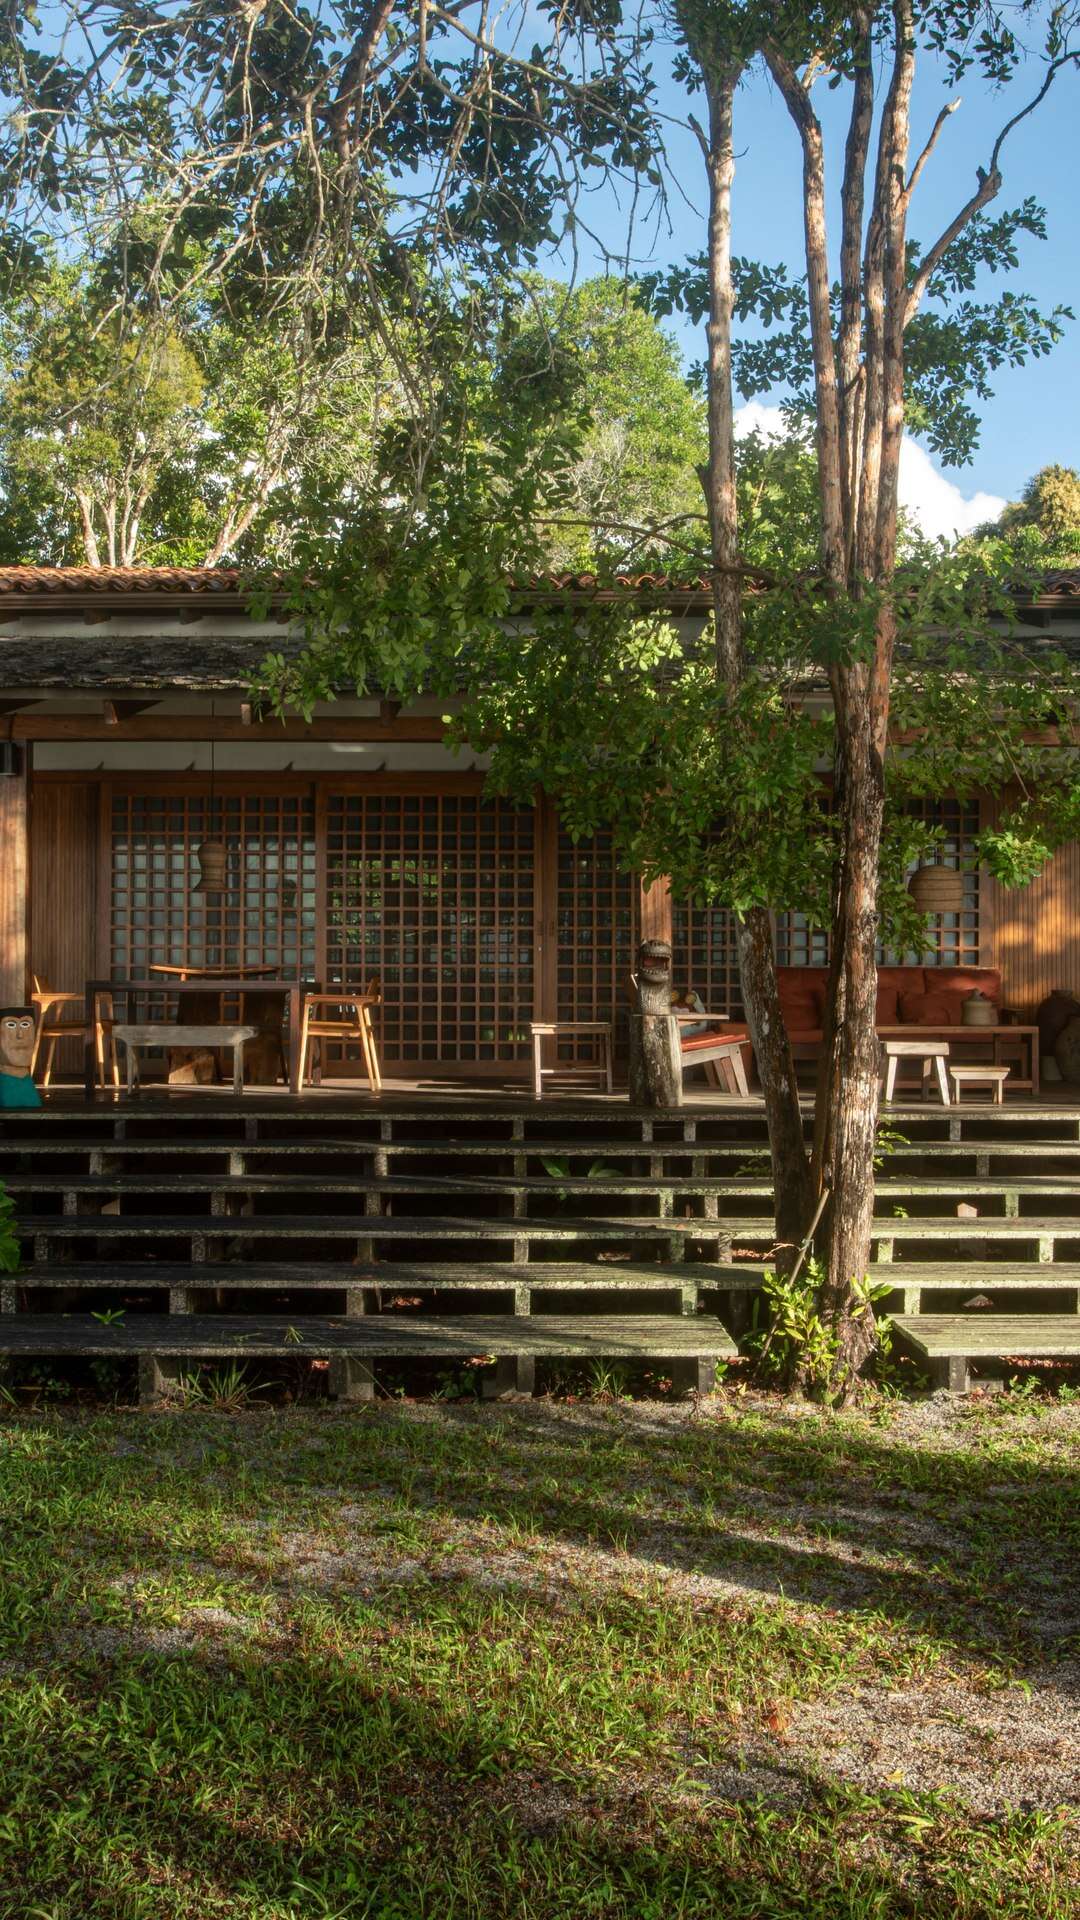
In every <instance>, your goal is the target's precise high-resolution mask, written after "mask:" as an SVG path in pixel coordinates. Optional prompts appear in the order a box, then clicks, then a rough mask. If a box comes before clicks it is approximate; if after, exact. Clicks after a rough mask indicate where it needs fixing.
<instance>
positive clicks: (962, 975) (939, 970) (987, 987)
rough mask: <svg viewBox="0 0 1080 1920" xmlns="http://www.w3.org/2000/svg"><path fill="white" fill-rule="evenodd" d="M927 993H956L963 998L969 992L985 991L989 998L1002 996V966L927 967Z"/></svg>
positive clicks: (995, 998)
mask: <svg viewBox="0 0 1080 1920" xmlns="http://www.w3.org/2000/svg"><path fill="white" fill-rule="evenodd" d="M925 984H926V991H927V993H955V994H959V996H960V997H961V999H964V998H966V996H967V995H968V994H969V993H975V992H979V993H984V994H985V995H986V998H987V999H988V1000H1000V998H1001V969H1000V967H927V968H926V980H925Z"/></svg>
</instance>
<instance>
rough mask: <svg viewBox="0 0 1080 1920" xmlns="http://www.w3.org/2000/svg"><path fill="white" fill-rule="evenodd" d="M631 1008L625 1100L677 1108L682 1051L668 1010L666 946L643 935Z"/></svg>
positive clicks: (680, 1097)
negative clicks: (628, 1068) (627, 1079)
mask: <svg viewBox="0 0 1080 1920" xmlns="http://www.w3.org/2000/svg"><path fill="white" fill-rule="evenodd" d="M637 1000H638V1004H637V1008H636V1010H635V1011H634V1013H633V1014H632V1015H631V1019H630V1102H631V1105H632V1106H635V1107H681V1106H682V1101H683V1090H682V1053H681V1050H680V1047H679V1034H678V1028H677V1026H676V1023H675V1020H674V1019H673V1018H672V1013H671V948H670V946H669V945H668V942H667V941H666V940H643V941H642V942H641V945H640V946H639V948H638V955H637Z"/></svg>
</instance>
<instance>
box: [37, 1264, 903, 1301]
mask: <svg viewBox="0 0 1080 1920" xmlns="http://www.w3.org/2000/svg"><path fill="white" fill-rule="evenodd" d="M763 1271H764V1270H763V1269H762V1268H760V1267H756V1266H748V1263H747V1262H746V1261H742V1262H740V1263H739V1264H738V1265H723V1266H722V1265H720V1264H715V1265H714V1264H713V1263H711V1262H705V1261H693V1260H687V1261H679V1262H676V1263H674V1264H672V1265H670V1266H660V1265H658V1264H656V1263H651V1264H648V1265H647V1264H645V1263H644V1262H641V1261H632V1260H625V1261H623V1260H619V1261H608V1262H600V1261H562V1260H550V1261H532V1262H520V1263H518V1262H514V1261H511V1260H499V1261H496V1260H488V1261H476V1260H470V1259H463V1260H461V1261H438V1260H432V1261H419V1260H378V1261H373V1262H365V1263H364V1264H362V1265H358V1264H357V1263H355V1262H348V1263H346V1262H342V1261H329V1260H328V1261H325V1262H323V1263H321V1264H320V1262H318V1261H295V1260H281V1261H277V1260H274V1261H265V1260H250V1261H246V1260H207V1261H186V1262H185V1261H176V1260H160V1261H158V1260H128V1261H116V1260H79V1261H71V1262H64V1261H57V1262H52V1263H47V1262H41V1263H40V1264H38V1265H35V1266H30V1267H26V1268H24V1269H23V1271H22V1272H21V1273H19V1274H12V1275H9V1276H8V1277H7V1281H6V1285H7V1286H8V1287H9V1288H10V1287H15V1286H22V1287H58V1288H77V1289H85V1290H86V1291H93V1290H94V1289H96V1288H102V1289H112V1288H128V1289H130V1290H132V1291H135V1290H142V1289H144V1288H152V1287H168V1288H181V1289H197V1290H200V1291H201V1290H204V1289H207V1288H216V1287H229V1288H233V1289H237V1288H239V1289H244V1288H252V1289H260V1290H261V1289H264V1288H276V1289H277V1290H278V1291H280V1292H287V1291H289V1290H291V1289H297V1290H304V1289H307V1290H309V1291H322V1290H324V1289H326V1290H333V1289H334V1288H339V1287H346V1288H350V1287H368V1288H370V1287H377V1288H379V1289H380V1290H381V1291H382V1292H384V1293H385V1292H391V1291H392V1292H398V1291H409V1290H413V1291H416V1290H419V1291H425V1290H430V1291H437V1290H441V1289H443V1288H458V1289H468V1290H470V1291H472V1290H475V1291H485V1292H490V1291H493V1290H494V1291H500V1290H501V1291H507V1290H509V1291H513V1290H515V1289H517V1288H519V1287H524V1288H525V1289H526V1291H527V1292H531V1293H543V1292H559V1291H568V1292H569V1291H575V1290H578V1289H580V1290H583V1291H586V1290H587V1291H591V1290H598V1291H599V1290H625V1291H638V1290H649V1291H655V1292H658V1293H671V1292H673V1291H674V1292H677V1291H678V1290H679V1289H680V1288H687V1287H689V1288H697V1287H719V1288H722V1289H725V1290H731V1289H735V1288H739V1289H742V1288H748V1289H753V1288H755V1287H758V1286H760V1285H761V1280H762V1275H763ZM890 1271H891V1270H890Z"/></svg>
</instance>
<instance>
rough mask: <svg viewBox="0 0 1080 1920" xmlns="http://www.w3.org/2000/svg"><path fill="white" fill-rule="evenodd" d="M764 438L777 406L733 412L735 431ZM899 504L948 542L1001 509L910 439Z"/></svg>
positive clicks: (778, 427) (775, 427) (903, 456)
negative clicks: (959, 483) (959, 482)
mask: <svg viewBox="0 0 1080 1920" xmlns="http://www.w3.org/2000/svg"><path fill="white" fill-rule="evenodd" d="M755 428H756V429H757V431H758V432H759V433H762V434H765V435H766V436H767V437H770V436H772V435H779V434H782V433H783V431H784V416H783V414H782V412H781V410H780V408H779V407H769V406H766V405H764V403H763V402H762V401H760V400H751V401H749V402H748V403H747V405H746V406H745V407H739V408H737V410H736V413H735V431H736V433H738V434H743V433H752V432H753V431H754V429H755ZM900 504H901V506H902V507H906V508H907V510H908V512H909V513H910V514H911V517H912V519H914V520H917V521H918V523H919V525H920V527H921V528H922V530H923V532H924V533H925V534H926V535H927V536H928V537H929V538H930V539H931V540H936V539H939V538H941V537H942V536H944V537H945V539H952V538H954V537H955V536H956V535H957V534H961V533H968V532H970V530H971V528H972V527H977V526H981V524H982V522H983V521H984V520H996V519H997V517H998V514H999V513H1000V512H1001V510H1002V508H1003V507H1004V506H1005V504H1006V503H1005V501H1004V500H1002V499H999V497H998V495H997V494H996V493H972V494H965V493H964V492H963V490H962V488H960V487H958V486H957V485H956V483H955V481H953V480H947V479H946V477H945V475H944V474H943V473H939V471H938V469H937V467H935V465H934V463H933V461H932V460H931V458H930V455H929V454H928V453H927V452H926V450H925V449H924V448H923V447H920V446H919V445H918V443H917V442H916V441H914V440H911V439H905V441H904V444H903V447H902V448H901V450H900Z"/></svg>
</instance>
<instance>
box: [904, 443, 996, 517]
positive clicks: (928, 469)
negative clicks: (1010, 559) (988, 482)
mask: <svg viewBox="0 0 1080 1920" xmlns="http://www.w3.org/2000/svg"><path fill="white" fill-rule="evenodd" d="M900 505H901V506H902V507H906V508H907V510H908V512H909V513H910V514H911V516H912V518H913V519H914V520H917V521H918V522H919V525H920V526H921V528H922V530H923V532H924V533H925V534H928V535H929V537H930V538H931V539H932V540H936V539H939V538H940V537H941V536H942V535H944V537H945V539H946V540H950V539H952V538H953V536H954V535H956V534H959V533H970V532H971V529H972V527H978V526H981V525H982V522H983V521H984V520H996V519H997V517H998V514H999V513H1000V512H1001V510H1002V508H1003V507H1004V506H1005V505H1006V502H1005V501H1004V500H1002V499H1000V498H999V496H998V495H997V494H996V493H970V494H965V493H964V492H963V491H962V489H961V488H960V487H958V486H957V485H956V482H955V481H953V480H947V479H946V478H945V475H944V474H943V473H939V472H938V470H937V468H936V467H935V465H934V463H933V461H932V460H931V458H930V455H929V454H928V453H927V452H926V450H925V448H923V447H920V446H918V445H917V444H916V442H915V441H914V440H909V439H906V438H905V440H904V444H903V446H902V447H901V449H900Z"/></svg>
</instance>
